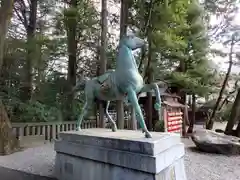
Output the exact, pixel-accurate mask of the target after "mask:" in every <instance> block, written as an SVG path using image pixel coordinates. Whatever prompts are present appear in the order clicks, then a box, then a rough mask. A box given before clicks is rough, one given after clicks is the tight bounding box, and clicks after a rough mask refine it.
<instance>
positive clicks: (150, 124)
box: [145, 36, 153, 131]
mask: <svg viewBox="0 0 240 180" xmlns="http://www.w3.org/2000/svg"><path fill="white" fill-rule="evenodd" d="M148 44H149V50H148V63H147V67H146V73H145V74H146V77H147V84H151V83H152V81H153V68H152V55H153V51H152V41H151V38H150V36H148ZM152 104H153V98H152V92H147V108H146V110H147V111H146V119H145V121H146V125H147V128H148V130H150V131H152V130H153V116H152V113H153V105H152Z"/></svg>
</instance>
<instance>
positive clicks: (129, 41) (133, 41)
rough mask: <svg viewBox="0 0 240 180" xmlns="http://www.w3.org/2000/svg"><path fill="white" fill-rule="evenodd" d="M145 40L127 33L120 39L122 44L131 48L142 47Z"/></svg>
mask: <svg viewBox="0 0 240 180" xmlns="http://www.w3.org/2000/svg"><path fill="white" fill-rule="evenodd" d="M145 44H146V43H145V41H144V40H143V39H141V38H139V37H137V36H135V35H134V34H129V35H125V36H123V37H122V39H121V40H120V46H121V45H125V46H127V47H128V48H129V49H131V50H135V49H138V48H141V47H143V46H144V45H145Z"/></svg>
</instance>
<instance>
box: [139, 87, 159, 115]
mask: <svg viewBox="0 0 240 180" xmlns="http://www.w3.org/2000/svg"><path fill="white" fill-rule="evenodd" d="M152 90H154V92H155V96H156V103H155V104H154V108H155V109H156V110H157V111H159V110H160V108H161V95H160V91H159V88H158V85H157V84H156V83H152V84H145V85H144V86H143V88H142V89H141V91H140V92H141V93H142V92H150V91H152Z"/></svg>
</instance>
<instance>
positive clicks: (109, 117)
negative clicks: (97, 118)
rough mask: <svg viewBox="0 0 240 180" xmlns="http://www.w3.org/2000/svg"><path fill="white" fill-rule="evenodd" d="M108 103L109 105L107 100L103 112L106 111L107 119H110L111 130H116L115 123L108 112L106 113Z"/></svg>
mask: <svg viewBox="0 0 240 180" xmlns="http://www.w3.org/2000/svg"><path fill="white" fill-rule="evenodd" d="M109 105H110V101H107V105H106V109H105V113H106V115H107V117H108V119H109V120H110V122H111V124H112V131H113V132H116V131H117V125H116V123H115V121H114V120H113V119H112V117H111V116H110V114H109V113H108V108H109Z"/></svg>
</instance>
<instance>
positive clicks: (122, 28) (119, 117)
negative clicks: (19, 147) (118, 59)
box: [117, 0, 129, 129]
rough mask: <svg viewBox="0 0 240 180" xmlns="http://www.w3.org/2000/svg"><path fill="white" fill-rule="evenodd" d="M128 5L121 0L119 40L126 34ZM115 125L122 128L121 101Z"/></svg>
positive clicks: (118, 103)
mask: <svg viewBox="0 0 240 180" xmlns="http://www.w3.org/2000/svg"><path fill="white" fill-rule="evenodd" d="M128 5H129V2H128V1H127V0H121V11H120V39H121V38H122V37H123V36H124V35H126V33H127V25H128ZM117 125H118V128H119V129H123V128H124V105H123V101H120V100H119V101H117Z"/></svg>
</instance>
